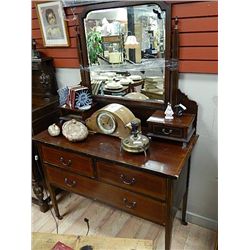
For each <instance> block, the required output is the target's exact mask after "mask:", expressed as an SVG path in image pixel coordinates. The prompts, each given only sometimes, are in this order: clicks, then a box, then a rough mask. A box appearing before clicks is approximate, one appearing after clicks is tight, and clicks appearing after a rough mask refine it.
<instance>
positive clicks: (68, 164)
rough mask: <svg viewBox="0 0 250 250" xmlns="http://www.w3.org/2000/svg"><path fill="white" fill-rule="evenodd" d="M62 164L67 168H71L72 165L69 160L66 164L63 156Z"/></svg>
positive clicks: (61, 158)
mask: <svg viewBox="0 0 250 250" xmlns="http://www.w3.org/2000/svg"><path fill="white" fill-rule="evenodd" d="M60 162H61V163H62V164H63V166H67V167H69V166H70V165H71V163H72V162H71V160H68V162H67V163H66V162H65V160H64V158H63V157H62V156H61V157H60Z"/></svg>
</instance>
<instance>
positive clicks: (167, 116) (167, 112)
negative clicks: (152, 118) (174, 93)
mask: <svg viewBox="0 0 250 250" xmlns="http://www.w3.org/2000/svg"><path fill="white" fill-rule="evenodd" d="M164 114H165V119H167V120H173V119H174V117H173V114H174V112H173V110H172V106H171V104H170V103H169V102H168V106H167V108H166V110H165V112H164Z"/></svg>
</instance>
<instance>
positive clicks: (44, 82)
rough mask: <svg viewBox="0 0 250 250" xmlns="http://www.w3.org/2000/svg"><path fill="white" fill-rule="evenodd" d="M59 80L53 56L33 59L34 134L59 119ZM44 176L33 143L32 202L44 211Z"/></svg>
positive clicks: (46, 208)
mask: <svg viewBox="0 0 250 250" xmlns="http://www.w3.org/2000/svg"><path fill="white" fill-rule="evenodd" d="M56 90H57V82H56V77H55V71H54V67H53V60H52V58H47V57H44V58H36V59H32V135H36V134H37V133H39V132H41V131H42V130H44V129H47V128H48V126H49V125H51V124H52V123H54V122H57V121H58V117H59V111H58V105H59V103H58V97H57V93H56ZM43 183H44V177H43V171H42V167H41V163H40V160H39V158H38V152H37V148H36V145H35V144H34V143H32V189H33V193H34V196H35V197H32V202H33V203H34V204H37V205H39V207H40V210H41V211H42V212H46V211H47V210H48V209H49V206H48V200H46V199H45V198H44V193H43V191H44V184H43Z"/></svg>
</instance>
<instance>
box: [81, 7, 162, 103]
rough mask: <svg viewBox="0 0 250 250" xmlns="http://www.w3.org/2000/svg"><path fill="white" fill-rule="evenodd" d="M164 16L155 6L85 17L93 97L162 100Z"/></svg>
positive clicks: (128, 8) (110, 11) (102, 11)
mask: <svg viewBox="0 0 250 250" xmlns="http://www.w3.org/2000/svg"><path fill="white" fill-rule="evenodd" d="M165 15H166V14H165V11H162V10H161V9H160V7H159V6H158V5H156V4H147V5H139V6H130V7H122V8H112V9H104V10H94V11H90V12H89V13H88V15H87V16H86V18H85V19H84V27H85V34H86V39H87V51H88V62H89V63H88V65H89V68H88V70H89V71H90V80H91V87H92V94H93V95H107V96H110V95H112V96H119V97H124V98H129V99H136V100H146V101H147V100H151V101H153V100H157V101H159V100H164V82H165V79H164V78H165V18H166V17H165ZM131 93H133V94H131Z"/></svg>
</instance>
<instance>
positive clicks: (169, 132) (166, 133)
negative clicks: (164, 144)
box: [162, 128, 173, 135]
mask: <svg viewBox="0 0 250 250" xmlns="http://www.w3.org/2000/svg"><path fill="white" fill-rule="evenodd" d="M172 132H173V130H172V129H169V130H168V131H166V130H165V128H163V129H162V133H163V134H165V135H170V134H172Z"/></svg>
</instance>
